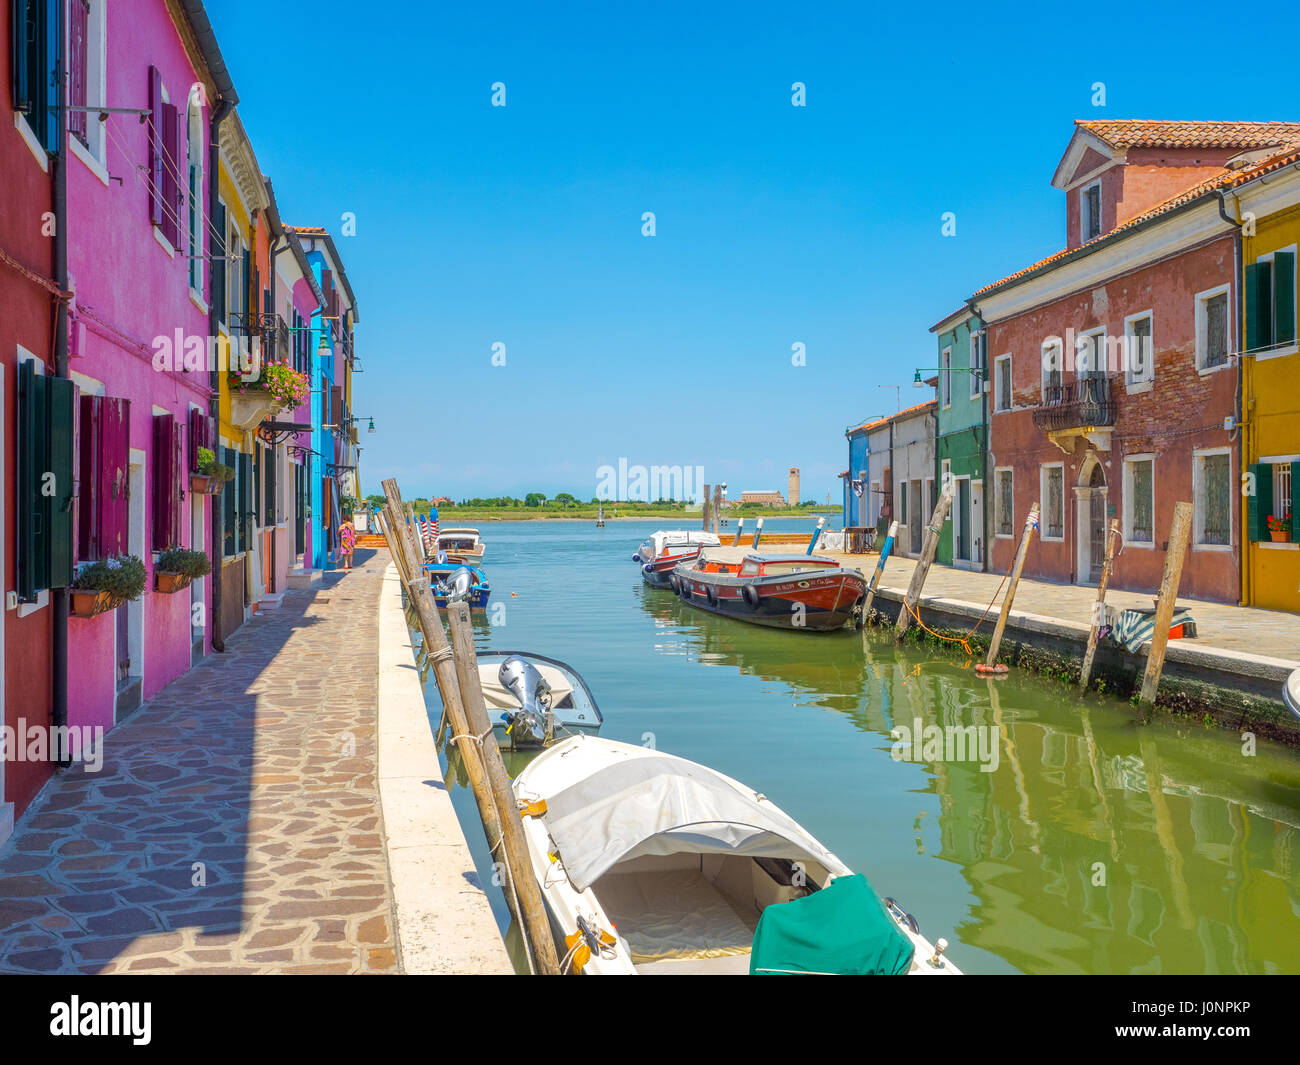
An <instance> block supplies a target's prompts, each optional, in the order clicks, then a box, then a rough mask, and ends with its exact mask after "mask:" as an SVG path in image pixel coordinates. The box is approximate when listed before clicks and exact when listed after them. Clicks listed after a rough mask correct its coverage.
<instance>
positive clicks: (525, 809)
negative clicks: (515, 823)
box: [519, 799, 546, 817]
mask: <svg viewBox="0 0 1300 1065" xmlns="http://www.w3.org/2000/svg"><path fill="white" fill-rule="evenodd" d="M545 813H546V800H545V799H533V800H531V801H529V800H525V801H522V802H520V804H519V816H520V817H541V816H543V815H544V814H545Z"/></svg>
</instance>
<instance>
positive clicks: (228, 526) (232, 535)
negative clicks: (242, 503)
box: [221, 448, 240, 558]
mask: <svg viewBox="0 0 1300 1065" xmlns="http://www.w3.org/2000/svg"><path fill="white" fill-rule="evenodd" d="M224 453H225V459H224V460H223V462H224V464H225V465H226V466H233V467H234V468H235V479H234V480H233V481H227V482H226V484H225V487H224V488H222V490H221V514H222V519H223V521H224V523H225V528H224V529H223V530H222V533H223V536H222V546H221V552H222V554H223V555H225V556H226V557H227V558H228V557H230V556H231V555H233V554H234V553H235V545H236V543H237V541H238V536H237V521H236V518H235V511H236V509H237V508H236V503H237V496H238V492H239V485H238V483H237V482H238V480H239V472H240V468H239V466H238V464H237V461H236V458H235V452H234V451H233V450H232V449H230V448H226V449H225V452H224Z"/></svg>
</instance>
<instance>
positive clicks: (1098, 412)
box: [1034, 374, 1115, 433]
mask: <svg viewBox="0 0 1300 1065" xmlns="http://www.w3.org/2000/svg"><path fill="white" fill-rule="evenodd" d="M1114 424H1115V397H1114V394H1113V391H1112V389H1111V378H1109V377H1106V376H1104V375H1101V374H1098V375H1096V376H1092V375H1088V376H1084V377H1079V378H1077V379H1076V380H1073V381H1068V382H1066V383H1064V384H1060V385H1050V386H1049V387H1048V389H1047V395H1046V399H1045V401H1044V403H1043V406H1041V407H1039V408H1038V410H1036V411H1034V428H1035V429H1041V430H1043V431H1044V432H1049V433H1052V432H1059V431H1060V430H1062V429H1082V428H1085V427H1087V426H1090V425H1114Z"/></svg>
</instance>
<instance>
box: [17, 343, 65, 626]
mask: <svg viewBox="0 0 1300 1065" xmlns="http://www.w3.org/2000/svg"><path fill="white" fill-rule="evenodd" d="M76 403H77V386H76V385H74V384H73V383H72V382H71V381H69V380H67V379H66V378H59V377H48V376H44V375H41V374H38V373H37V372H36V364H35V363H34V362H32V361H31V360H28V361H27V362H24V363H22V364H21V365H20V366H19V367H18V433H17V436H18V516H17V517H18V552H17V562H18V575H17V576H18V580H17V583H18V595H19V597H20V598H21V599H24V600H27V601H31V600H33V599H35V598H36V595H37V593H38V592H40V591H41V590H42V589H45V588H66V587H67V586H68V585H69V584H70V583H71V582H72V565H73V553H74V549H75V544H74V542H73V541H74V529H75V524H74V520H73V507H74V505H75V502H76V500H75V479H76V469H75V462H74V427H75V423H76Z"/></svg>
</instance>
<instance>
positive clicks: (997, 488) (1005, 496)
mask: <svg viewBox="0 0 1300 1065" xmlns="http://www.w3.org/2000/svg"><path fill="white" fill-rule="evenodd" d="M993 477H994V481H993V485H994V496H995V499H996V506H997V509H996V510H995V511H994V514H995V516H996V518H997V521H996V524H995V532H996V533H997V535H998V536H1011V535H1013V533H1014V530H1015V514H1016V499H1015V473H1014V471H1013V470H1011V469H1008V468H1003V469H999V470H995V471H994V473H993Z"/></svg>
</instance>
